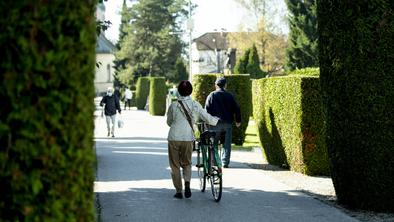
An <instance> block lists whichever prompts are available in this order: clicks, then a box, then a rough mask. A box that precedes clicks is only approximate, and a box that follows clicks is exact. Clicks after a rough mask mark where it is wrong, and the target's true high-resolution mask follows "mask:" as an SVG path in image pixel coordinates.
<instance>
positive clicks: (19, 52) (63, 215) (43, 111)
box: [0, 0, 96, 221]
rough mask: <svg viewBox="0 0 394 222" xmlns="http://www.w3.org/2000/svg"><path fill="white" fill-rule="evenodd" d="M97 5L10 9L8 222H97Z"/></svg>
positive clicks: (2, 136) (4, 175)
mask: <svg viewBox="0 0 394 222" xmlns="http://www.w3.org/2000/svg"><path fill="white" fill-rule="evenodd" d="M95 9H96V2H95V1H51V3H50V4H42V2H39V1H21V0H15V1H8V2H4V1H2V2H1V3H0V13H1V15H2V17H3V19H1V20H0V27H1V30H2V32H1V33H0V50H1V52H2V53H3V57H2V60H1V62H0V82H1V87H0V98H1V103H2V105H1V107H0V144H1V145H0V193H1V195H0V215H1V216H0V217H1V219H0V220H1V221H94V220H95V213H94V198H93V182H94V165H95V155H94V149H93V145H94V144H93V128H94V124H93V112H94V103H93V101H94V86H93V80H94V70H95V46H96V25H95V15H94V14H95Z"/></svg>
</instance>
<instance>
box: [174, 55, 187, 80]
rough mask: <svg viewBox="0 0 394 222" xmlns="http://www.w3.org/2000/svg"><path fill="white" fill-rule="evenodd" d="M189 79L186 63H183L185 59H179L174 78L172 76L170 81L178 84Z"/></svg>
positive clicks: (176, 63)
mask: <svg viewBox="0 0 394 222" xmlns="http://www.w3.org/2000/svg"><path fill="white" fill-rule="evenodd" d="M187 79H188V73H187V69H186V66H185V63H184V62H183V59H182V58H181V57H178V59H177V60H176V62H175V72H174V76H172V77H171V78H170V80H171V81H172V82H174V83H178V82H180V81H182V80H187Z"/></svg>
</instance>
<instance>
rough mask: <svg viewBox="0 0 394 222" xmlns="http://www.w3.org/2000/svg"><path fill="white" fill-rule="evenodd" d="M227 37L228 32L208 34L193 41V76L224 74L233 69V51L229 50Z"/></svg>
mask: <svg viewBox="0 0 394 222" xmlns="http://www.w3.org/2000/svg"><path fill="white" fill-rule="evenodd" d="M226 37H227V32H208V33H205V34H204V35H202V36H200V37H198V38H196V39H194V40H193V44H192V73H193V74H202V73H224V72H226V69H231V68H232V67H233V66H232V65H231V64H230V63H229V58H230V56H229V55H230V53H229V52H231V49H228V44H227V40H226ZM231 54H233V56H234V55H235V53H231ZM233 60H235V58H234V59H233Z"/></svg>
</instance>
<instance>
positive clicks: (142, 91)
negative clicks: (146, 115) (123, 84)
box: [135, 77, 150, 109]
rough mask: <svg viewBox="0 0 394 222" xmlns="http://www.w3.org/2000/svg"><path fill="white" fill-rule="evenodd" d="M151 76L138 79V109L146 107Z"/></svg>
mask: <svg viewBox="0 0 394 222" xmlns="http://www.w3.org/2000/svg"><path fill="white" fill-rule="evenodd" d="M149 84H150V83H149V77H140V78H138V80H137V84H136V91H135V102H136V106H137V109H145V105H146V100H147V99H148V95H149V89H150V86H149Z"/></svg>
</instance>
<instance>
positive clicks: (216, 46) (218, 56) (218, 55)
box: [212, 38, 220, 73]
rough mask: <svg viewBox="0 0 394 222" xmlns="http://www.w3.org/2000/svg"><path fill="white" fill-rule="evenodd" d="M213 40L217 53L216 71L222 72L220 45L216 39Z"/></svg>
mask: <svg viewBox="0 0 394 222" xmlns="http://www.w3.org/2000/svg"><path fill="white" fill-rule="evenodd" d="M212 42H213V43H214V44H215V55H216V73H220V54H219V52H218V45H217V43H216V39H215V38H213V39H212Z"/></svg>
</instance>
